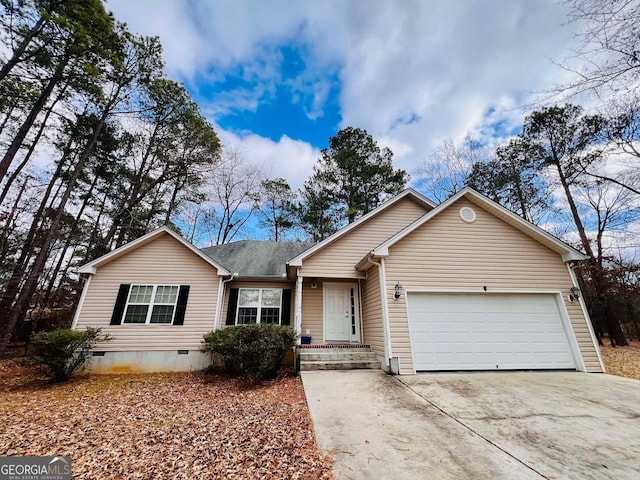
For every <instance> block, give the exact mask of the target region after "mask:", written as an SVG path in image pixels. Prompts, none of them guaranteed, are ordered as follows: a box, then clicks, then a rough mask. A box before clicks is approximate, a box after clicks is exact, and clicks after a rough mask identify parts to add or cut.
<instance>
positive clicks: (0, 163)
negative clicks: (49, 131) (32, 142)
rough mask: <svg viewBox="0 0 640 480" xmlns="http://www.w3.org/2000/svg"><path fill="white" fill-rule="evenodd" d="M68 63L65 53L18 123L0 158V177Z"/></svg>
mask: <svg viewBox="0 0 640 480" xmlns="http://www.w3.org/2000/svg"><path fill="white" fill-rule="evenodd" d="M68 63H69V57H68V55H67V56H66V57H64V58H63V59H62V60H61V61H60V63H59V64H58V67H57V68H56V71H55V73H54V75H53V77H51V79H50V80H49V82H48V83H47V86H46V87H45V88H44V90H43V91H42V92H41V93H40V96H39V97H38V100H37V101H36V103H35V104H34V105H33V107H32V108H31V111H30V112H29V114H28V115H27V117H26V118H25V119H24V122H22V125H20V128H19V129H18V132H17V133H16V136H15V137H14V138H13V140H12V141H11V143H10V144H9V147H8V148H7V151H6V152H5V154H4V156H3V157H2V160H0V179H3V178H5V176H6V175H7V172H8V171H9V167H10V166H11V163H12V162H13V159H14V158H15V157H16V155H17V154H18V151H19V150H20V147H21V146H22V143H23V142H24V139H25V138H26V136H27V134H28V133H29V130H31V127H32V126H33V124H34V122H35V121H36V118H37V117H38V115H39V114H40V112H41V111H42V109H43V108H44V106H45V105H46V103H47V101H48V100H49V97H50V96H51V93H52V92H53V90H54V88H55V87H56V85H58V83H59V82H60V80H62V74H63V72H64V69H65V68H66V66H67V64H68Z"/></svg>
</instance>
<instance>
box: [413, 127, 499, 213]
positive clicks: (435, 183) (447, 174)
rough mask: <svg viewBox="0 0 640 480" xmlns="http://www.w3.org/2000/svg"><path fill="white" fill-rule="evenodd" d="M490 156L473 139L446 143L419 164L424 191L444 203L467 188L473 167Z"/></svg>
mask: <svg viewBox="0 0 640 480" xmlns="http://www.w3.org/2000/svg"><path fill="white" fill-rule="evenodd" d="M487 157H488V152H487V150H486V149H485V148H483V147H481V146H480V145H479V144H478V142H477V141H475V140H474V139H473V138H472V137H471V136H470V135H467V136H466V137H464V138H463V139H462V140H454V139H452V138H449V139H446V140H445V141H444V142H442V144H441V145H440V146H438V147H437V148H436V149H435V150H434V151H433V152H432V153H431V154H430V155H429V156H428V157H427V158H426V159H425V160H423V161H422V162H420V163H419V164H418V168H417V173H418V177H419V184H420V187H421V191H422V192H423V193H424V194H425V195H426V196H427V197H428V198H429V199H430V200H433V201H434V202H436V203H442V202H443V201H445V200H446V199H447V198H449V197H450V196H452V195H454V194H456V193H458V192H459V191H460V190H462V189H463V188H464V187H465V186H466V185H467V181H468V179H469V176H470V175H471V171H472V169H473V165H474V164H479V163H482V162H483V161H485V159H486V158H487Z"/></svg>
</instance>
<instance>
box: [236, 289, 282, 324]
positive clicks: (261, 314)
mask: <svg viewBox="0 0 640 480" xmlns="http://www.w3.org/2000/svg"><path fill="white" fill-rule="evenodd" d="M281 313H282V290H280V289H279V288H241V289H240V291H239V292H238V312H237V314H236V325H247V324H250V323H274V324H276V325H279V324H280V317H281Z"/></svg>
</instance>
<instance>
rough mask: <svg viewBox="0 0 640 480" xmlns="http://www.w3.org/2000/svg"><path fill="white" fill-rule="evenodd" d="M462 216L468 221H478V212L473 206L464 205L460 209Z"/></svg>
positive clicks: (463, 219)
mask: <svg viewBox="0 0 640 480" xmlns="http://www.w3.org/2000/svg"><path fill="white" fill-rule="evenodd" d="M460 218H461V219H462V221H464V222H467V223H473V222H475V221H476V212H474V210H473V208H471V207H462V208H461V209H460Z"/></svg>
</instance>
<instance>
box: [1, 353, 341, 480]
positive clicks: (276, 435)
mask: <svg viewBox="0 0 640 480" xmlns="http://www.w3.org/2000/svg"><path fill="white" fill-rule="evenodd" d="M0 391H2V394H1V395H0V422H1V423H2V425H3V428H2V429H1V430H0V455H69V456H71V459H72V464H73V476H74V478H81V479H96V478H100V479H102V478H132V479H134V478H135V479H144V478H154V479H155V478H174V479H196V478H225V479H249V478H269V479H331V478H333V477H332V476H331V463H330V461H329V460H328V459H327V458H326V457H324V456H323V455H322V453H321V452H320V450H319V449H318V447H317V445H316V442H315V437H314V434H313V429H312V424H311V419H310V416H309V411H308V409H307V405H306V400H305V396H304V390H303V388H302V382H301V380H300V378H299V377H284V378H279V379H277V380H273V381H269V382H264V383H262V384H259V385H256V386H254V385H250V384H247V383H246V382H243V381H241V380H238V379H230V378H226V377H224V376H219V375H204V374H200V373H191V374H146V375H96V376H87V377H79V378H76V379H73V380H71V381H70V382H68V383H65V384H57V385H53V384H49V383H47V382H46V377H43V376H42V375H41V374H38V373H37V371H35V372H34V371H33V370H30V369H25V368H22V367H18V366H16V365H15V364H13V363H12V362H11V361H8V360H5V361H1V362H0Z"/></svg>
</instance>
